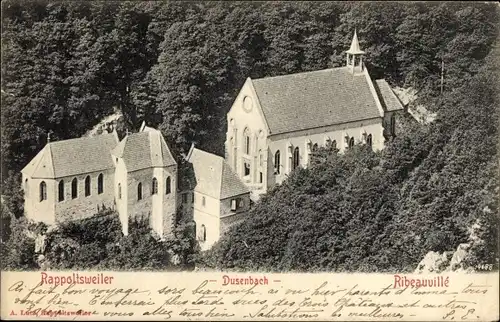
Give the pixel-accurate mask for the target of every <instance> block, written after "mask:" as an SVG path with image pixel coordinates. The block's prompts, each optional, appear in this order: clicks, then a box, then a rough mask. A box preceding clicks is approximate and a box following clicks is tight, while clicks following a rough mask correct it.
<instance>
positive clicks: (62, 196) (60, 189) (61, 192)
mask: <svg viewBox="0 0 500 322" xmlns="http://www.w3.org/2000/svg"><path fill="white" fill-rule="evenodd" d="M58 188H59V189H58V190H59V191H58V192H59V201H63V200H64V180H61V181H59V187H58Z"/></svg>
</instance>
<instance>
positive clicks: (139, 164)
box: [111, 129, 177, 172]
mask: <svg viewBox="0 0 500 322" xmlns="http://www.w3.org/2000/svg"><path fill="white" fill-rule="evenodd" d="M111 154H112V155H114V156H116V157H120V158H123V161H124V162H125V166H126V168H127V171H128V172H131V171H136V170H141V169H146V168H150V167H167V166H171V165H175V164H177V163H176V161H175V159H174V157H173V156H172V153H171V152H170V149H169V148H168V146H167V143H166V142H165V139H164V138H163V135H162V134H161V132H160V131H158V130H154V129H153V130H151V131H145V132H139V133H133V134H130V135H127V136H126V137H125V138H123V140H122V141H121V142H120V143H119V144H118V145H117V146H116V147H115V148H114V149H113V151H111Z"/></svg>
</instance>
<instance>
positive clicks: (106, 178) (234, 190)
mask: <svg viewBox="0 0 500 322" xmlns="http://www.w3.org/2000/svg"><path fill="white" fill-rule="evenodd" d="M187 159H188V162H192V167H193V168H194V180H193V182H192V184H191V186H188V187H187V188H185V189H181V188H180V187H179V185H178V182H179V180H181V179H182V178H179V176H181V175H182V174H181V172H180V171H179V169H178V165H177V162H176V160H175V159H174V157H173V155H172V153H171V152H170V149H169V147H168V145H167V143H166V142H165V139H164V137H163V135H162V134H161V132H160V131H158V130H156V129H153V128H150V127H147V126H145V124H143V126H142V127H141V130H140V131H139V132H138V133H133V134H127V135H126V136H125V137H124V138H123V139H122V140H121V141H119V140H118V135H117V133H116V132H115V131H113V132H112V133H105V134H101V135H96V136H91V137H82V138H77V139H70V140H62V141H56V142H48V143H47V144H46V145H45V147H44V148H43V149H42V150H41V151H40V152H39V153H38V154H37V155H36V156H35V157H34V158H33V160H31V162H30V163H28V165H26V167H25V168H24V169H23V170H22V175H23V178H22V180H23V190H24V196H25V198H24V199H25V214H26V217H27V218H29V219H31V220H34V221H37V222H44V223H46V224H48V225H53V224H56V223H59V222H64V221H69V220H76V219H83V218H88V217H91V216H93V215H94V214H96V213H97V212H98V211H99V209H100V208H103V207H106V208H112V209H116V210H117V212H118V214H119V216H120V222H121V224H122V231H123V234H124V235H128V232H129V228H128V226H129V220H131V219H134V218H135V219H142V220H148V221H149V224H150V227H151V229H152V230H153V231H154V232H155V233H156V234H157V235H158V236H160V237H161V238H163V237H165V236H168V235H169V234H171V233H172V231H173V228H174V225H175V218H176V214H177V212H178V211H182V212H184V213H188V214H191V215H192V217H193V218H194V221H195V222H196V229H197V236H198V240H199V241H200V245H201V247H202V249H208V248H210V247H211V246H212V245H213V243H215V242H216V241H217V240H218V239H219V237H220V235H221V233H223V232H224V231H225V230H226V229H227V228H228V227H229V226H230V225H232V224H234V223H236V222H238V221H239V220H241V219H242V216H243V215H244V214H245V212H246V211H247V210H248V208H249V205H250V197H249V194H250V193H249V190H248V188H247V187H246V186H245V185H244V184H243V183H242V182H241V180H240V179H239V177H238V176H237V175H236V174H235V173H234V172H233V171H232V169H231V167H229V165H227V164H226V162H225V161H224V159H223V158H222V157H219V156H216V155H213V154H210V153H208V152H205V151H202V150H199V149H196V148H194V146H193V147H192V149H191V151H190V153H189V155H188V158H187Z"/></svg>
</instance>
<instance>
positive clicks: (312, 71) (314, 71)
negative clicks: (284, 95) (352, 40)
mask: <svg viewBox="0 0 500 322" xmlns="http://www.w3.org/2000/svg"><path fill="white" fill-rule="evenodd" d="M345 68H346V66H339V67H332V68H325V69H320V70H311V71H307V72H298V73H291V74H284V75H276V76H267V77H261V78H255V79H252V81H260V80H268V79H276V78H281V77H287V76H297V75H303V74H312V73H321V72H326V71H333V70H340V69H345Z"/></svg>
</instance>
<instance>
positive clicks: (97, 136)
mask: <svg viewBox="0 0 500 322" xmlns="http://www.w3.org/2000/svg"><path fill="white" fill-rule="evenodd" d="M110 135H112V136H114V134H113V133H103V134H98V135H91V136H80V137H77V138H70V139H64V140H59V141H53V142H50V143H47V144H53V145H60V144H61V143H66V142H68V141H76V140H90V139H98V138H101V137H102V136H110Z"/></svg>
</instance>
